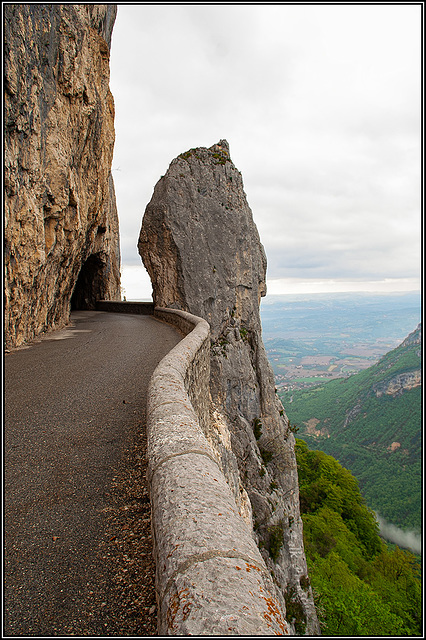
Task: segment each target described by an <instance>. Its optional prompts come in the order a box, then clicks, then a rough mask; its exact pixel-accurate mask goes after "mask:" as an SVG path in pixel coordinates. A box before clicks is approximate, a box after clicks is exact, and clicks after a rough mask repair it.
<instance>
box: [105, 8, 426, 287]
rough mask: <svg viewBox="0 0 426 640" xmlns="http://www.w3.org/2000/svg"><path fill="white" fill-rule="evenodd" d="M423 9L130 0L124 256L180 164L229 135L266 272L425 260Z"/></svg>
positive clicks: (125, 20) (122, 20)
mask: <svg viewBox="0 0 426 640" xmlns="http://www.w3.org/2000/svg"><path fill="white" fill-rule="evenodd" d="M420 16H421V13H420V7H418V6H417V5H380V6H378V5H321V4H318V5H119V7H118V16H117V21H116V24H115V27H114V32H113V38H112V49H111V88H112V92H113V95H114V98H115V103H116V147H115V154H114V163H113V169H114V172H113V175H114V180H115V184H116V193H117V201H118V209H119V215H120V228H121V236H122V239H121V250H122V261H123V264H125V265H126V264H128V265H131V264H135V265H136V264H141V262H140V258H139V256H138V254H137V249H136V245H137V239H138V235H139V230H140V225H141V220H142V216H143V212H144V210H145V207H146V205H147V203H148V202H149V200H150V198H151V195H152V191H153V188H154V186H155V184H156V182H157V181H158V179H159V178H160V176H161V175H163V174H164V173H165V172H166V171H167V168H168V165H169V163H170V162H171V160H172V159H173V158H175V157H176V156H177V155H179V154H180V153H181V152H183V151H185V150H187V149H189V148H191V147H194V146H211V145H212V144H214V143H215V142H217V141H218V140H219V139H221V138H226V139H227V140H228V142H229V143H230V150H231V157H232V159H233V161H234V163H235V165H236V166H237V168H238V169H239V170H240V171H241V172H242V175H243V180H244V185H245V190H246V193H247V197H248V201H249V204H250V206H251V208H252V211H253V215H254V219H255V222H256V224H257V226H258V228H259V232H260V236H261V240H262V242H263V244H264V246H265V249H266V253H267V256H268V265H269V267H268V276H269V278H289V277H291V278H293V277H294V278H314V279H315V278H316V279H318V278H319V279H321V278H337V277H339V278H340V277H345V278H347V279H348V280H352V281H353V280H356V279H359V278H366V279H373V280H377V279H383V278H388V279H389V278H397V277H399V278H414V277H417V276H418V274H419V268H420V184H421V182H420V86H421V83H420V60H421V55H420V24H421V18H420Z"/></svg>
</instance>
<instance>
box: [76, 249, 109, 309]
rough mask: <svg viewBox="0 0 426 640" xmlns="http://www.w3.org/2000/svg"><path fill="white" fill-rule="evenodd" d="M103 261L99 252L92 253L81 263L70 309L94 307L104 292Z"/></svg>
mask: <svg viewBox="0 0 426 640" xmlns="http://www.w3.org/2000/svg"><path fill="white" fill-rule="evenodd" d="M104 269H105V262H104V261H103V260H102V257H101V255H100V254H99V253H95V254H92V255H91V256H89V257H88V258H87V260H86V262H85V263H84V264H83V265H82V267H81V269H80V273H79V274H78V278H77V282H76V284H75V287H74V291H73V294H72V296H71V311H76V310H77V309H96V302H97V301H98V300H101V299H102V298H103V294H104V273H103V272H104Z"/></svg>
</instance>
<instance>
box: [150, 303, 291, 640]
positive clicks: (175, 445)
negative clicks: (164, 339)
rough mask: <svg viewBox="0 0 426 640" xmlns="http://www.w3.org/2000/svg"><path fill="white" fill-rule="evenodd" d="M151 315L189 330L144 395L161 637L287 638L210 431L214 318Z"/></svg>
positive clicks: (173, 313) (172, 312)
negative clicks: (264, 636)
mask: <svg viewBox="0 0 426 640" xmlns="http://www.w3.org/2000/svg"><path fill="white" fill-rule="evenodd" d="M154 315H155V316H156V317H158V318H159V319H162V320H165V321H167V322H168V323H172V324H174V325H175V326H177V327H178V328H179V329H180V330H181V331H182V332H183V333H185V334H187V335H186V337H184V338H183V340H182V341H181V342H180V343H179V344H178V345H177V346H176V347H174V349H172V351H170V352H169V353H168V354H167V355H166V356H165V357H164V358H163V360H162V361H161V362H160V364H159V365H158V366H157V368H156V370H155V371H154V374H153V375H152V378H151V381H150V385H149V392H148V401H147V430H148V460H149V463H148V478H149V485H150V495H151V505H152V526H153V534H154V554H155V560H156V589H157V599H158V633H159V635H288V634H289V630H288V626H287V623H286V621H285V617H284V615H283V612H282V609H281V607H280V604H279V601H278V599H277V597H276V592H275V587H274V584H273V582H272V578H271V575H270V573H269V571H268V570H267V568H266V565H265V563H264V560H263V558H262V556H261V554H260V552H259V550H258V547H257V545H256V542H255V540H254V538H253V535H252V532H251V531H250V529H249V527H248V526H247V524H246V522H245V521H244V520H243V518H242V517H241V516H240V514H239V511H238V508H237V505H236V503H235V499H234V497H233V494H232V492H231V490H230V488H229V486H228V484H227V482H226V480H225V477H224V475H223V473H222V471H221V469H220V466H219V462H218V460H217V458H216V455H215V453H214V451H213V449H212V448H211V446H210V444H209V442H208V440H207V438H206V429H208V409H209V378H210V328H209V325H208V323H207V322H206V321H205V320H203V319H201V318H197V317H196V316H193V315H191V314H189V313H186V312H183V311H177V310H172V309H161V308H156V309H155V311H154Z"/></svg>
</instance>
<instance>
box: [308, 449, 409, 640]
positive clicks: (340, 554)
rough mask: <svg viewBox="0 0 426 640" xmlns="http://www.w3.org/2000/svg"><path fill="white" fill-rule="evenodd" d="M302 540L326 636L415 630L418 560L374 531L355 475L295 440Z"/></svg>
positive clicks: (376, 529)
mask: <svg viewBox="0 0 426 640" xmlns="http://www.w3.org/2000/svg"><path fill="white" fill-rule="evenodd" d="M296 458H297V467H298V474H299V488H300V509H301V513H302V519H303V529H304V544H305V553H306V559H307V562H308V567H309V575H310V580H311V584H312V588H313V592H314V599H315V604H316V608H317V613H318V617H319V621H320V625H321V627H322V632H323V634H324V635H328V636H401V635H402V636H416V635H421V582H420V566H419V563H418V562H417V561H416V558H415V556H413V555H412V554H411V553H409V552H406V551H402V550H401V549H399V548H398V547H396V548H394V549H393V550H390V549H389V548H388V547H387V545H386V544H385V543H384V542H383V540H381V538H380V537H379V535H378V526H377V523H376V520H375V516H374V513H373V512H372V511H371V510H370V509H369V508H368V507H367V506H366V504H365V502H364V500H363V498H362V496H361V494H360V491H359V487H358V483H357V481H356V479H355V478H354V476H353V475H352V474H351V473H350V472H349V471H348V470H347V469H344V468H343V467H342V466H341V465H340V464H339V463H338V462H337V461H336V460H335V459H334V458H332V457H331V456H328V455H326V454H325V453H323V452H322V451H311V450H309V449H308V446H307V445H306V443H305V442H304V441H303V440H296Z"/></svg>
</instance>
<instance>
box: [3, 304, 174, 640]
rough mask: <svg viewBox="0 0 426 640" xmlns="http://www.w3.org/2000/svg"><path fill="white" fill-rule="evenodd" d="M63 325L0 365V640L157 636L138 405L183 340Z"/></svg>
mask: <svg viewBox="0 0 426 640" xmlns="http://www.w3.org/2000/svg"><path fill="white" fill-rule="evenodd" d="M71 319H72V325H71V326H70V327H68V328H66V329H64V330H61V331H57V332H54V333H52V334H50V336H48V337H46V338H43V339H42V340H40V341H38V342H36V343H34V344H33V345H31V346H30V347H28V348H25V349H18V350H15V351H12V352H11V353H7V354H6V356H5V444H4V471H5V479H4V480H5V484H4V498H5V501H4V504H5V506H4V526H5V530H4V531H5V535H4V538H5V557H4V567H5V568H4V571H5V587H4V634H5V635H6V636H58V635H80V636H121V637H122V636H126V635H128V636H144V635H155V634H156V614H155V593H154V577H153V571H154V567H153V562H152V556H151V553H152V539H151V532H150V508H149V499H148V493H147V487H146V477H145V476H146V459H145V451H144V450H143V448H144V447H145V445H146V436H145V402H146V392H147V386H148V382H149V379H150V377H151V374H152V372H153V371H154V369H155V367H156V365H157V364H158V362H159V361H160V360H161V358H162V357H163V356H164V355H165V354H166V353H167V352H168V351H170V349H171V348H173V346H174V345H175V344H177V343H178V342H179V340H181V335H180V334H179V333H178V332H177V331H176V330H175V329H173V328H172V327H170V326H168V325H167V324H165V323H162V322H160V321H158V320H156V319H154V318H153V317H150V316H140V315H127V314H121V313H117V314H115V313H105V312H96V311H78V312H74V313H73V314H72V315H71Z"/></svg>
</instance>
